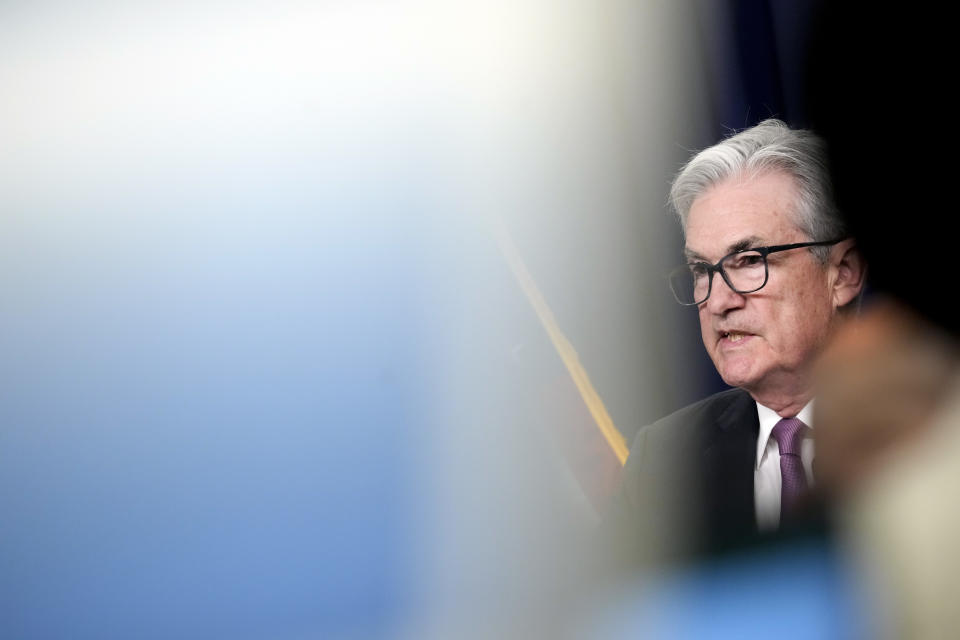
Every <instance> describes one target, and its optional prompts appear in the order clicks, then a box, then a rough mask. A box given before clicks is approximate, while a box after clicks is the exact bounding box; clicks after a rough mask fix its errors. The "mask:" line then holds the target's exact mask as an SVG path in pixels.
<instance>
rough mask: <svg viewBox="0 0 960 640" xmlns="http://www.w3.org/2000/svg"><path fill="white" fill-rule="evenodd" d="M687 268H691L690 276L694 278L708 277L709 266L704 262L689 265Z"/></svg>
mask: <svg viewBox="0 0 960 640" xmlns="http://www.w3.org/2000/svg"><path fill="white" fill-rule="evenodd" d="M687 266H688V267H690V275H692V276H693V277H694V278H705V277H706V276H707V265H705V264H703V263H702V262H697V263H694V264H688V265H687Z"/></svg>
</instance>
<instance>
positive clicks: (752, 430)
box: [701, 391, 760, 544]
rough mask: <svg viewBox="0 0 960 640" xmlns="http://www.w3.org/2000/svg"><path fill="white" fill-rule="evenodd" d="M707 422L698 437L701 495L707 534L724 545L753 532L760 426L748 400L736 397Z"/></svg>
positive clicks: (752, 406) (746, 395)
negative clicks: (701, 436)
mask: <svg viewBox="0 0 960 640" xmlns="http://www.w3.org/2000/svg"><path fill="white" fill-rule="evenodd" d="M711 413H713V412H711ZM711 422H712V423H713V424H712V428H708V429H704V430H702V431H701V433H703V434H704V436H705V437H704V440H703V443H702V445H703V448H702V465H703V466H702V469H703V480H704V485H703V494H702V495H703V497H704V507H705V515H706V518H707V525H708V529H707V530H708V531H712V532H716V534H717V537H718V539H717V541H716V542H718V543H719V544H725V543H726V542H729V541H731V540H735V539H737V538H738V537H742V536H743V535H749V534H752V533H754V532H756V529H757V524H756V507H755V500H754V488H753V484H754V466H755V464H756V450H757V437H758V435H759V432H760V420H759V418H758V416H757V406H756V403H755V402H754V401H753V398H751V397H750V395H749V394H747V393H746V392H743V391H741V392H740V393H734V394H731V395H730V401H729V402H727V403H725V404H724V405H719V406H717V411H716V413H714V414H713V416H712V419H711Z"/></svg>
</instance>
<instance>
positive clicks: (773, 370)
mask: <svg viewBox="0 0 960 640" xmlns="http://www.w3.org/2000/svg"><path fill="white" fill-rule="evenodd" d="M795 198H796V189H795V186H794V183H793V179H792V178H790V177H789V176H787V175H786V174H784V173H780V172H766V173H762V174H760V175H757V176H753V177H748V178H744V179H741V178H733V179H730V180H727V181H725V182H722V183H719V184H717V185H715V186H714V187H712V188H711V189H710V190H708V191H707V192H706V193H704V194H703V195H702V196H700V197H699V198H697V199H696V200H695V201H694V203H693V206H692V207H691V209H690V213H689V215H688V217H687V232H686V237H687V242H686V253H687V258H688V260H697V261H700V260H702V261H704V262H709V263H715V262H717V261H718V260H720V259H721V258H722V257H723V256H725V255H727V254H728V253H731V252H733V251H736V250H739V249H743V248H748V247H759V246H769V245H777V244H790V243H794V242H807V241H810V240H811V238H808V237H805V235H804V234H803V232H801V231H800V230H799V229H798V228H797V226H796V225H795V224H794V222H793V220H794V218H793V213H792V212H793V203H794V202H795ZM767 261H768V264H769V279H768V280H767V284H766V286H764V287H763V288H762V289H760V290H759V291H756V292H754V293H748V294H739V293H735V292H734V291H733V290H731V289H730V287H729V286H727V283H726V282H724V280H723V279H722V278H721V277H720V274H715V275H714V277H713V278H714V279H713V289H712V292H711V294H710V298H709V299H707V301H706V302H704V303H703V304H701V305H700V306H699V312H700V331H701V334H702V335H703V344H704V346H705V347H706V349H707V352H708V353H709V354H710V358H711V359H712V360H713V364H714V365H715V366H716V367H717V371H718V372H719V373H720V376H721V377H722V378H723V380H724V382H726V383H727V384H729V385H731V386H735V387H742V388H744V389H746V390H747V391H750V392H752V393H754V394H755V395H756V394H758V393H759V394H761V395H762V394H764V393H778V392H785V393H793V392H797V391H801V390H803V389H805V388H806V386H807V382H808V381H807V376H808V372H809V367H810V365H811V364H812V360H813V358H814V356H815V355H816V354H817V352H818V350H819V348H820V347H821V345H823V344H824V342H825V340H826V337H827V335H828V332H829V329H830V324H831V320H832V317H833V313H834V309H835V308H834V305H833V303H832V296H831V293H830V288H829V284H830V283H829V282H828V275H827V274H828V270H827V269H826V268H824V266H823V265H821V263H820V262H818V261H817V260H816V258H815V257H814V256H813V255H812V254H811V253H810V251H809V250H808V249H794V250H791V251H784V252H780V253H774V254H771V255H770V256H769V257H768V259H767Z"/></svg>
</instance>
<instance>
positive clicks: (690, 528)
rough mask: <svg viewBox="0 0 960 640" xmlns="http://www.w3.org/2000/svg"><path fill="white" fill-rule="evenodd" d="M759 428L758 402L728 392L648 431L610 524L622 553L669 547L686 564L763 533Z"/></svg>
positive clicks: (633, 452)
mask: <svg viewBox="0 0 960 640" xmlns="http://www.w3.org/2000/svg"><path fill="white" fill-rule="evenodd" d="M759 431H760V421H759V418H758V417H757V406H756V403H755V402H754V400H753V398H751V397H750V395H749V394H748V393H747V392H745V391H743V390H741V389H731V390H728V391H723V392H721V393H718V394H715V395H713V396H710V397H709V398H706V399H705V400H701V401H700V402H697V403H695V404H692V405H690V406H688V407H685V408H683V409H680V410H679V411H677V412H675V413H673V414H671V415H669V416H667V417H665V418H663V419H661V420H658V421H657V422H655V423H653V424H651V425H649V426H647V427H645V428H643V429H641V430H640V431H639V432H638V433H637V435H636V438H635V439H634V441H633V445H632V446H631V448H630V457H629V458H628V459H627V463H626V466H625V467H624V469H623V477H622V483H621V487H620V489H619V491H618V492H617V493H616V494H615V496H614V498H613V500H612V502H611V505H610V509H609V511H608V513H607V515H606V518H605V521H606V522H605V524H606V526H607V528H608V529H609V530H610V531H611V532H613V533H615V535H616V538H617V540H618V542H617V544H618V546H619V547H620V551H621V553H628V554H630V555H633V556H638V557H639V556H643V555H649V554H650V553H651V552H650V551H649V550H650V549H651V548H652V547H654V546H656V545H655V544H654V545H651V542H653V543H656V542H663V541H666V542H668V543H669V544H668V546H669V547H670V554H671V555H672V554H680V556H681V557H686V556H688V555H690V554H692V555H694V556H699V555H701V554H704V553H707V554H709V553H713V552H717V551H722V550H724V549H727V548H729V547H731V546H736V545H738V544H739V543H741V542H743V541H745V540H748V539H751V538H753V537H754V536H755V534H756V531H757V523H756V510H755V505H754V489H753V475H754V466H755V463H756V450H757V436H758V434H759Z"/></svg>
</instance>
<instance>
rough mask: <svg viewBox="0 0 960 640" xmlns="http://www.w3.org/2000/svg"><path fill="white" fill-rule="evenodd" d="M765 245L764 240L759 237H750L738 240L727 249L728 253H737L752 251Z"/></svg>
mask: <svg viewBox="0 0 960 640" xmlns="http://www.w3.org/2000/svg"><path fill="white" fill-rule="evenodd" d="M761 244H763V239H762V238H760V237H758V236H749V237H747V238H744V239H742V240H738V241H736V242H734V243H733V244H731V245H730V246H729V247H727V253H736V252H737V251H744V250H746V249H751V248H753V247H756V246H758V245H761Z"/></svg>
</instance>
